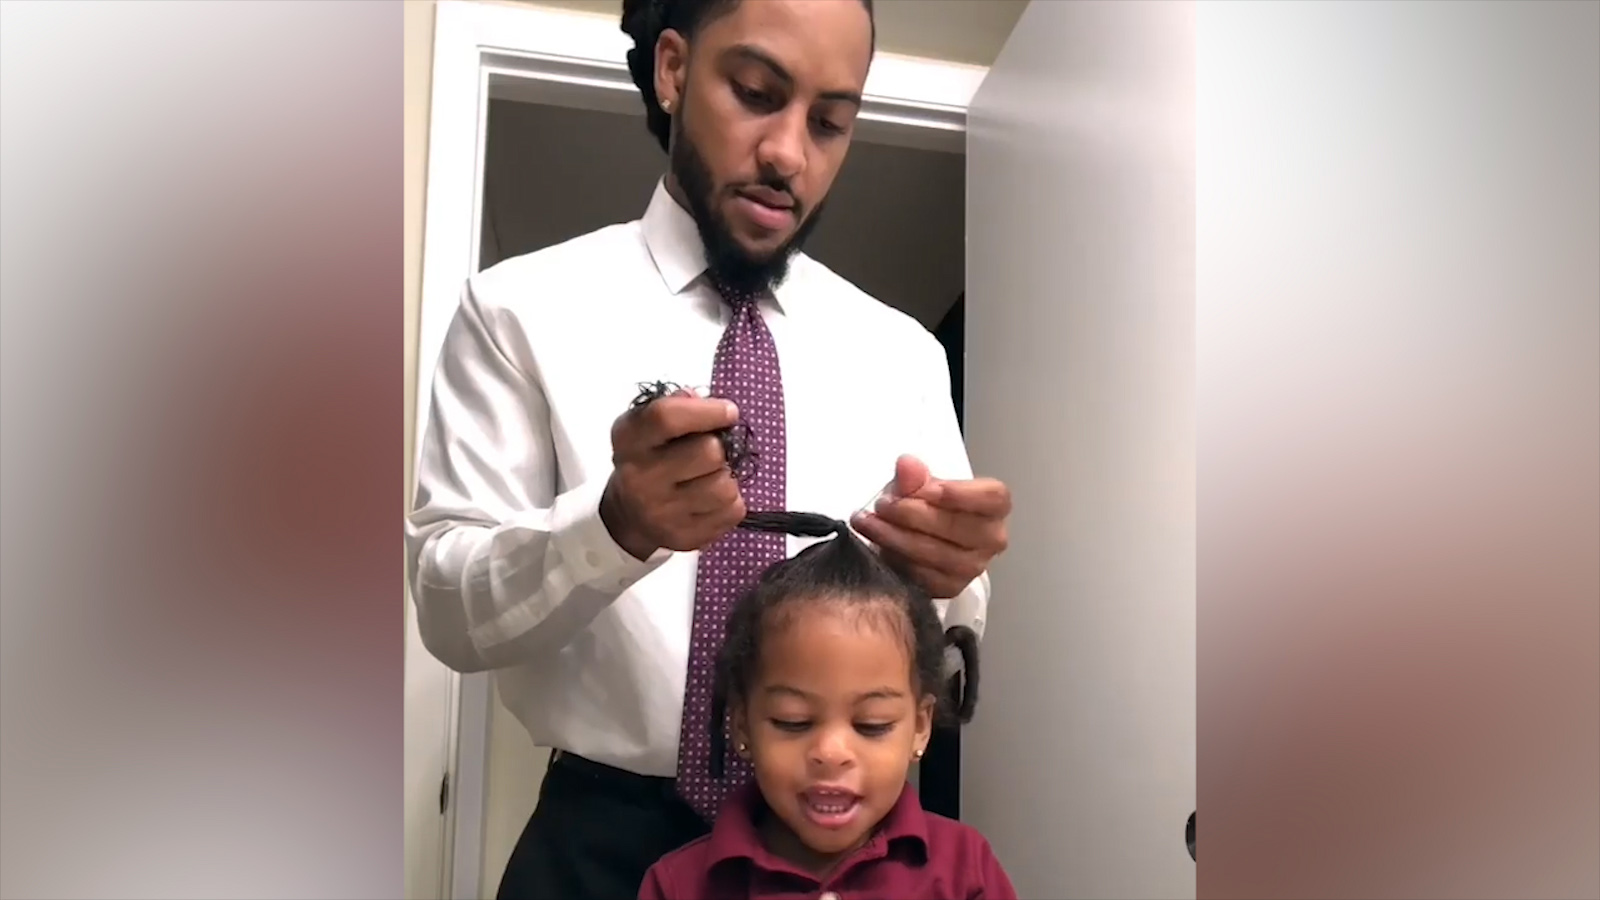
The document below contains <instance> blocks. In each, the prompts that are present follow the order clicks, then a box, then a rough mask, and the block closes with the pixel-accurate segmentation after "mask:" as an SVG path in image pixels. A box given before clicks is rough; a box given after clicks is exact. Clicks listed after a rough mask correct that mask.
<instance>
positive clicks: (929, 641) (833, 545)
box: [711, 512, 978, 778]
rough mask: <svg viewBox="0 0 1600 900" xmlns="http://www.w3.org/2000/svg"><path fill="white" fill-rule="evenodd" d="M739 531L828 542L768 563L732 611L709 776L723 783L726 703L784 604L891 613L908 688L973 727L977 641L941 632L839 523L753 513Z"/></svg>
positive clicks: (744, 684)
mask: <svg viewBox="0 0 1600 900" xmlns="http://www.w3.org/2000/svg"><path fill="white" fill-rule="evenodd" d="M739 527H740V528H744V529H748V530H751V531H765V532H776V533H779V534H792V535H797V536H800V537H830V536H831V537H832V539H831V540H827V541H821V542H819V543H816V544H813V545H811V546H810V547H807V548H805V549H804V550H802V551H800V552H799V553H798V554H796V555H795V556H793V557H792V558H790V559H785V560H783V561H781V562H777V563H774V564H773V565H772V566H771V567H769V568H768V569H767V570H766V571H765V572H763V573H762V575H761V577H760V578H759V579H758V580H757V581H756V584H755V586H754V587H752V588H751V589H750V590H749V591H748V592H746V593H745V594H744V595H743V596H742V597H740V599H739V600H738V602H737V603H735V604H734V607H733V611H732V613H731V614H730V615H729V616H728V629H727V637H726V640H725V641H724V643H723V646H722V652H721V654H720V655H719V657H718V659H717V670H716V680H715V682H714V686H713V688H712V694H711V770H712V774H713V775H714V776H716V777H719V778H720V777H722V774H723V771H724V765H725V754H726V752H727V747H726V737H725V728H726V727H727V711H728V705H729V703H730V701H735V702H736V701H738V700H739V699H740V698H743V697H746V696H748V693H747V692H748V691H749V688H750V684H751V682H752V681H753V680H754V679H755V674H756V671H757V668H758V666H759V665H760V656H761V639H762V636H763V633H764V632H765V631H766V629H767V628H769V627H771V626H773V625H775V624H780V623H781V621H782V617H784V616H785V615H786V614H787V613H789V612H790V611H791V610H790V606H791V604H796V603H802V602H827V603H841V604H846V605H856V606H858V607H859V608H860V609H861V610H862V611H863V612H866V613H869V614H870V613H872V612H875V611H876V610H873V609H871V608H870V607H871V606H872V605H874V604H883V603H888V604H890V605H892V606H893V607H894V609H895V613H897V614H894V615H893V626H892V627H894V628H896V629H897V630H899V631H900V633H901V634H903V635H904V637H905V639H906V649H907V650H908V651H910V656H911V667H912V676H913V683H914V685H913V686H914V688H915V689H916V691H917V693H918V694H919V695H924V694H932V695H934V697H935V707H934V710H935V716H936V718H937V720H939V721H941V722H943V723H946V724H964V723H966V722H970V721H971V720H972V713H973V710H974V708H975V707H976V706H977V703H978V638H977V635H976V634H975V633H973V631H972V629H970V628H967V627H965V626H962V625H957V626H954V627H951V628H950V629H948V630H945V629H943V628H941V626H940V624H939V614H938V612H937V611H936V610H935V609H934V607H933V601H932V600H931V599H929V597H928V595H927V594H926V593H924V592H923V591H922V590H921V589H920V588H918V587H917V586H916V585H914V584H912V583H911V582H909V581H907V580H906V579H905V578H903V577H901V576H900V575H899V574H898V573H896V572H895V571H894V570H893V569H891V568H890V567H889V566H888V564H887V563H885V562H884V561H883V560H882V559H881V558H880V557H879V556H878V554H877V553H876V552H875V551H874V550H872V548H870V547H868V546H867V545H866V544H865V543H864V542H863V541H862V540H861V539H860V538H858V537H857V536H856V535H855V533H854V532H852V531H851V530H850V527H849V526H848V525H846V524H845V523H844V522H840V521H837V520H835V519H831V518H829V517H827V516H822V515H817V514H815V513H801V512H757V513H750V514H749V515H747V516H746V517H745V519H744V521H743V522H742V523H740V525H739ZM949 646H954V647H955V648H956V649H957V650H959V651H960V653H961V657H962V662H963V669H964V671H965V675H964V678H963V684H962V692H961V697H960V698H954V697H951V696H950V692H949V690H948V689H947V688H948V685H947V683H946V679H945V675H944V654H945V648H946V647H949Z"/></svg>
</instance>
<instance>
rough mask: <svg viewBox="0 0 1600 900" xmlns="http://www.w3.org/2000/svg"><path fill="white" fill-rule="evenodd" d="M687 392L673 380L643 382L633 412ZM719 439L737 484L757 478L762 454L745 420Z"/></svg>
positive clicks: (719, 436) (723, 431)
mask: <svg viewBox="0 0 1600 900" xmlns="http://www.w3.org/2000/svg"><path fill="white" fill-rule="evenodd" d="M682 390H685V388H684V387H683V385H680V384H676V383H674V382H671V381H641V382H639V394H638V396H636V397H634V398H633V403H632V404H630V405H629V408H630V409H638V408H640V407H642V406H648V405H650V404H651V403H654V402H655V401H657V400H660V399H661V398H662V397H667V396H671V395H672V394H676V393H678V392H679V391H682ZM715 433H716V436H717V440H718V441H719V442H721V444H722V458H723V459H724V460H726V461H727V463H728V469H729V471H731V472H733V477H734V479H735V480H737V481H741V482H742V481H747V480H748V479H749V478H750V477H751V476H753V475H755V473H756V468H757V463H758V461H759V459H758V458H759V457H760V454H759V453H757V452H756V448H755V436H754V434H753V433H752V432H751V431H750V426H749V425H746V424H745V423H744V421H743V420H740V421H738V422H735V423H733V424H732V425H729V426H728V427H727V428H723V429H721V430H720V431H717V432H715Z"/></svg>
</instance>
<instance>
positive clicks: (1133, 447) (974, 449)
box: [961, 0, 1196, 900]
mask: <svg viewBox="0 0 1600 900" xmlns="http://www.w3.org/2000/svg"><path fill="white" fill-rule="evenodd" d="M1194 8H1195V7H1194V5H1192V4H1187V3H1155V2H1142V3H1129V2H1125V0H1114V2H1071V3H1056V2H1043V3H1033V4H1031V5H1030V6H1029V7H1028V9H1027V11H1026V12H1024V13H1023V15H1022V19H1021V21H1019V22H1018V23H1017V28H1016V30H1015V31H1013V32H1012V34H1011V39H1010V41H1009V42H1008V43H1007V44H1006V47H1005V50H1004V51H1002V52H1001V54H1000V57H999V58H998V59H997V60H995V63H994V65H993V66H992V67H991V68H990V70H989V75H988V77H987V78H986V79H985V81H984V84H983V86H982V88H981V89H980V90H979V91H978V94H977V96H976V97H974V98H973V101H972V105H971V108H970V111H969V115H968V147H967V153H968V161H969V166H970V168H969V170H968V180H969V195H968V203H969V207H968V210H967V220H968V225H969V235H968V253H969V256H968V260H967V266H968V281H969V289H968V295H967V307H966V322H967V341H966V347H967V360H966V381H967V387H966V397H965V400H966V413H967V445H968V448H969V449H970V451H971V454H972V464H973V467H974V469H975V470H976V471H978V472H981V473H983V474H985V475H990V476H994V477H998V478H1001V479H1003V480H1004V481H1005V482H1006V483H1007V484H1008V485H1009V486H1010V488H1011V491H1012V496H1013V497H1014V498H1015V499H1014V503H1015V510H1014V513H1013V515H1012V519H1011V523H1010V534H1011V547H1010V550H1009V551H1008V552H1007V553H1006V555H1004V556H1003V557H1001V558H1000V559H998V560H997V561H996V562H995V564H994V566H993V567H992V569H991V576H992V583H993V592H994V599H993V601H992V604H993V615H992V616H991V617H990V619H989V625H988V630H987V632H986V633H985V636H984V646H983V653H984V655H983V660H984V663H983V689H984V694H983V702H982V704H980V706H979V709H978V712H977V716H976V717H975V719H974V721H973V723H972V724H971V725H970V726H968V728H967V729H966V732H965V734H964V735H963V740H962V759H961V762H962V773H961V775H962V812H963V817H964V818H965V819H966V820H967V821H969V822H970V823H971V824H972V825H974V826H975V827H976V828H978V829H979V830H980V831H982V832H983V833H984V834H985V835H986V836H987V837H988V838H989V840H990V842H991V844H992V845H993V846H994V848H995V851H996V853H997V854H998V856H999V857H1000V860H1001V862H1002V864H1004V865H1005V866H1006V867H1007V869H1008V871H1009V872H1010V873H1011V875H1012V879H1013V881H1014V882H1015V884H1016V887H1017V890H1018V892H1019V893H1020V895H1021V896H1023V897H1032V898H1047V897H1055V898H1080V900H1110V898H1119V897H1121V898H1138V900H1152V898H1181V897H1193V896H1195V863H1194V861H1192V860H1191V859H1190V858H1189V855H1188V852H1187V850H1186V849H1185V846H1184V843H1183V828H1184V823H1185V822H1186V821H1187V819H1188V817H1189V813H1190V812H1191V811H1193V810H1194V809H1195V807H1194V796H1195V794H1194V792H1195V773H1196V768H1195V479H1194V447H1195V423H1194V387H1195V384H1194V185H1195V173H1194V129H1193V115H1194V113H1193V103H1194V99H1193V98H1194V86H1193V85H1194V37H1193V34H1194V30H1193V29H1194V25H1193V16H1194V12H1193V11H1194Z"/></svg>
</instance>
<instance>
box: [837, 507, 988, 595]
mask: <svg viewBox="0 0 1600 900" xmlns="http://www.w3.org/2000/svg"><path fill="white" fill-rule="evenodd" d="M852 524H853V525H854V527H855V529H856V530H857V531H859V532H861V534H862V536H863V537H865V538H866V539H867V540H869V541H871V542H873V543H874V544H877V545H878V547H879V548H880V549H881V550H883V551H884V552H885V553H888V554H892V555H894V556H897V557H900V558H901V559H902V560H903V561H904V562H905V563H906V567H907V568H912V567H915V568H922V569H926V570H929V571H931V572H933V573H937V574H938V575H940V576H943V579H944V580H950V581H959V582H960V583H961V585H962V586H963V587H964V586H966V584H967V582H970V581H971V580H972V579H974V578H976V577H978V576H979V575H981V574H983V569H984V566H985V565H987V563H988V559H989V556H990V554H987V553H985V552H982V551H979V550H970V549H967V548H965V547H960V546H957V545H956V544H953V543H951V542H949V541H947V540H944V539H943V538H939V537H935V536H933V535H930V534H924V533H923V532H920V531H913V530H911V529H908V528H903V527H901V526H899V525H896V524H894V523H893V522H889V521H887V520H885V519H884V518H883V517H882V516H879V515H875V514H867V515H864V516H860V517H858V518H857V519H856V521H855V522H854V523H852ZM919 582H920V583H922V585H923V587H925V588H929V589H930V590H931V589H932V587H933V586H932V585H929V584H928V583H927V582H925V581H921V580H920V579H919ZM958 591H959V589H958Z"/></svg>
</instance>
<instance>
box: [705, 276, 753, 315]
mask: <svg viewBox="0 0 1600 900" xmlns="http://www.w3.org/2000/svg"><path fill="white" fill-rule="evenodd" d="M709 278H710V281H711V286H712V287H713V288H715V289H716V291H717V293H718V294H721V295H722V300H723V302H725V303H727V304H728V305H729V306H731V307H733V309H734V311H735V312H738V311H739V310H742V309H744V308H745V307H747V306H751V305H754V303H755V302H756V300H758V299H759V298H760V297H761V292H760V291H753V290H748V289H743V288H737V287H734V286H733V285H731V284H728V283H727V282H726V281H723V280H722V279H720V278H718V277H717V276H715V275H710V276H709Z"/></svg>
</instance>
